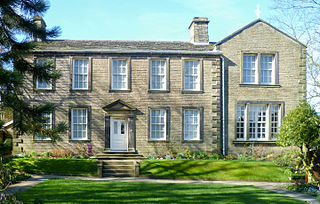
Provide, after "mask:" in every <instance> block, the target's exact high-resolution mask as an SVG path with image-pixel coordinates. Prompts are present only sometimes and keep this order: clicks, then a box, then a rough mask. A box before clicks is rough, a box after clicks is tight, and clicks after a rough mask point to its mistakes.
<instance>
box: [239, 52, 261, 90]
mask: <svg viewBox="0 0 320 204" xmlns="http://www.w3.org/2000/svg"><path fill="white" fill-rule="evenodd" d="M247 56H254V57H255V60H254V69H253V71H254V81H253V82H246V81H245V78H246V77H245V74H244V73H245V69H247V68H245V66H244V58H245V57H247ZM242 60H243V62H242V72H243V79H242V80H243V83H245V84H256V83H258V74H259V73H258V66H257V65H258V55H255V54H244V55H243V56H242ZM247 70H251V71H252V69H247Z"/></svg>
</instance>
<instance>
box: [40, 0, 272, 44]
mask: <svg viewBox="0 0 320 204" xmlns="http://www.w3.org/2000/svg"><path fill="white" fill-rule="evenodd" d="M272 3H273V2H272V0H51V1H50V5H51V6H50V8H49V10H48V12H47V13H46V14H45V15H44V20H45V21H46V23H47V26H48V27H49V28H50V27H52V26H55V25H56V26H60V28H61V29H62V34H61V36H60V37H59V39H69V40H156V41H189V31H188V26H189V25H190V23H191V21H192V18H193V17H208V18H209V20H210V23H209V38H210V41H211V42H216V41H219V40H221V39H222V38H224V37H226V36H227V35H229V34H231V33H233V32H234V31H236V30H237V29H239V28H241V27H242V26H244V25H246V24H248V23H250V22H251V21H253V20H255V19H256V18H257V17H256V14H255V10H256V9H257V4H260V10H261V15H260V18H262V19H264V20H266V21H268V19H270V17H271V16H272V14H271V13H272V9H271V7H272V5H273V4H272Z"/></svg>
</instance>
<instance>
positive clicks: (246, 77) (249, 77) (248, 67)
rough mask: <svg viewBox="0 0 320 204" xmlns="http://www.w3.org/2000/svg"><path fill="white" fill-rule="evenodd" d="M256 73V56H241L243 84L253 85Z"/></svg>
mask: <svg viewBox="0 0 320 204" xmlns="http://www.w3.org/2000/svg"><path fill="white" fill-rule="evenodd" d="M255 72H256V56H255V55H244V56H243V82H244V83H255V81H256V80H255V74H256V73H255Z"/></svg>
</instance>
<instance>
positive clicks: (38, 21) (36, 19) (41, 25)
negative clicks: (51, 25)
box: [33, 16, 47, 41]
mask: <svg viewBox="0 0 320 204" xmlns="http://www.w3.org/2000/svg"><path fill="white" fill-rule="evenodd" d="M33 22H34V24H36V26H37V27H38V28H39V29H41V30H45V29H46V27H47V25H46V23H45V22H44V20H43V18H42V17H41V16H34V17H33ZM33 38H34V40H35V41H41V39H40V38H38V37H37V36H34V37H33Z"/></svg>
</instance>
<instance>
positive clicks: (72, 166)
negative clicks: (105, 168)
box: [11, 158, 97, 175]
mask: <svg viewBox="0 0 320 204" xmlns="http://www.w3.org/2000/svg"><path fill="white" fill-rule="evenodd" d="M11 164H12V166H13V167H14V168H15V169H17V170H19V171H22V172H26V173H43V174H63V175H96V174H97V162H96V161H94V160H92V159H66V158H61V159H47V158H14V159H12V161H11Z"/></svg>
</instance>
